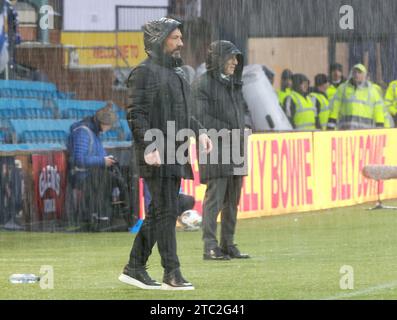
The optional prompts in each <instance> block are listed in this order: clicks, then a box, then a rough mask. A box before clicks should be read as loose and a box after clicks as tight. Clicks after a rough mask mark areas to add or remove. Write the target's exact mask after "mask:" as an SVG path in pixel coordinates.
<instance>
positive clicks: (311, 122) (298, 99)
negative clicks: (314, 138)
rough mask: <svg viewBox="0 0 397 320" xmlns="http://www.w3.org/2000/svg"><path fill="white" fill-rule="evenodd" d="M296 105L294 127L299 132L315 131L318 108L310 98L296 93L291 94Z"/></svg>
mask: <svg viewBox="0 0 397 320" xmlns="http://www.w3.org/2000/svg"><path fill="white" fill-rule="evenodd" d="M290 97H291V99H292V101H293V102H294V104H295V108H296V109H295V115H294V119H293V122H294V125H295V129H297V130H315V129H316V114H317V111H316V108H315V106H313V101H312V99H310V97H309V96H306V97H304V96H302V95H301V94H300V93H298V92H296V91H292V92H291V94H290Z"/></svg>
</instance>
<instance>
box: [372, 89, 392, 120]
mask: <svg viewBox="0 0 397 320" xmlns="http://www.w3.org/2000/svg"><path fill="white" fill-rule="evenodd" d="M371 84H372V85H373V86H374V88H375V89H376V91H378V93H379V95H380V96H381V97H383V89H382V87H381V86H380V85H379V84H377V83H374V82H371ZM383 113H384V115H385V128H394V120H393V117H392V116H391V115H390V111H389V108H388V106H387V104H386V103H385V102H383Z"/></svg>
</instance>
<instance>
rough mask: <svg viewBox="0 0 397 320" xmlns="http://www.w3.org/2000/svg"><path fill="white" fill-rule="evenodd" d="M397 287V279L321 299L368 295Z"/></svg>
mask: <svg viewBox="0 0 397 320" xmlns="http://www.w3.org/2000/svg"><path fill="white" fill-rule="evenodd" d="M395 287H397V281H393V282H389V283H384V284H379V285H377V286H373V287H369V288H366V289H362V290H357V291H356V290H354V291H351V292H349V293H341V294H338V295H335V296H332V297H328V298H323V299H321V300H338V299H343V298H352V297H356V296H366V295H369V294H372V293H374V292H377V291H382V290H385V289H393V288H395Z"/></svg>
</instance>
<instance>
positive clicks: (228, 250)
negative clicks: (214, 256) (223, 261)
mask: <svg viewBox="0 0 397 320" xmlns="http://www.w3.org/2000/svg"><path fill="white" fill-rule="evenodd" d="M222 252H223V253H224V254H227V255H229V256H230V258H232V259H248V258H250V256H249V255H248V254H246V253H241V252H240V250H239V249H237V246H236V245H235V244H234V245H231V246H228V247H223V248H222Z"/></svg>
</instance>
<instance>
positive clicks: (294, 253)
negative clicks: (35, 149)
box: [0, 204, 397, 300]
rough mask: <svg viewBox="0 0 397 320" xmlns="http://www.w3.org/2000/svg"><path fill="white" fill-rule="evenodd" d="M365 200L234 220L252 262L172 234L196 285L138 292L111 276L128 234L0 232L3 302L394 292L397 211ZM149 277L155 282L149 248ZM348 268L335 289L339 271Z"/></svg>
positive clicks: (155, 259) (155, 262)
mask: <svg viewBox="0 0 397 320" xmlns="http://www.w3.org/2000/svg"><path fill="white" fill-rule="evenodd" d="M368 206H369V205H368V204H366V205H360V206H355V207H348V208H340V209H333V210H325V211H319V212H311V213H302V214H293V215H285V216H274V217H268V218H261V219H247V220H241V221H239V223H238V230H237V237H236V242H237V243H238V244H239V247H240V249H241V250H242V251H243V252H247V253H249V254H250V255H251V256H252V259H249V260H243V261H239V260H232V261H220V262H214V261H203V259H202V242H201V232H178V233H177V237H178V253H179V257H180V260H181V265H182V272H183V274H184V276H185V277H186V278H187V279H188V280H189V281H191V282H192V283H193V284H194V285H195V287H196V290H194V291H191V292H168V291H144V290H140V289H136V288H134V287H130V286H128V285H125V284H123V283H121V282H119V281H118V279H117V277H118V275H119V273H120V272H121V270H122V268H123V266H124V264H125V263H126V262H127V259H128V255H129V251H130V247H131V244H132V241H133V239H134V235H132V234H128V233H91V234H87V233H78V234H77V233H76V234H67V233H27V232H22V233H19V232H4V231H1V232H0V299H195V300H196V299H197V300H200V299H227V300H230V299H327V298H330V299H342V298H344V299H397V269H396V268H395V266H396V265H397V257H396V252H397V250H396V243H397V232H396V225H397V211H386V210H377V211H367V210H365V208H367V207H368ZM149 264H150V265H149V273H150V275H151V276H152V277H153V278H155V279H157V280H159V281H161V279H162V269H161V267H160V257H159V254H158V252H157V250H156V249H155V250H154V251H153V254H152V256H151V258H150V260H149ZM42 265H51V266H52V267H53V269H54V289H51V290H43V289H41V288H40V286H39V284H37V283H36V284H23V285H22V284H21V285H15V284H11V283H9V281H8V277H9V276H10V275H11V274H12V273H35V274H39V271H40V267H41V266H42ZM344 265H349V266H351V267H353V270H354V289H353V290H342V289H341V288H340V279H341V277H342V276H343V275H342V274H341V273H340V268H341V267H342V266H344Z"/></svg>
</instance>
